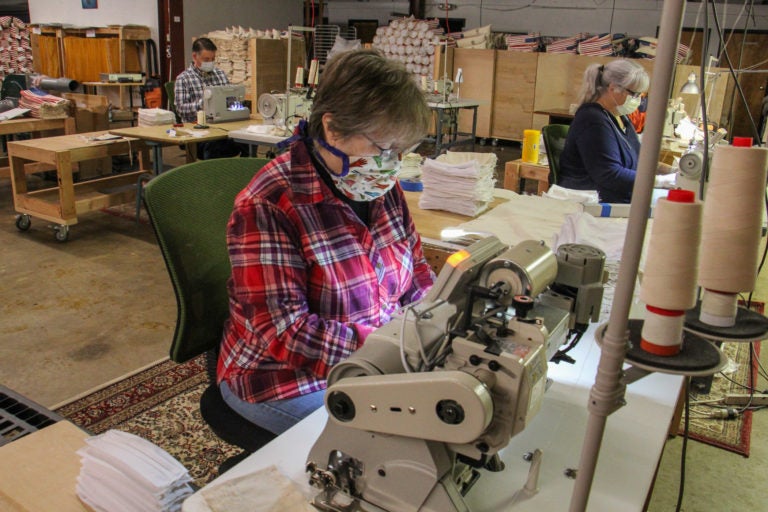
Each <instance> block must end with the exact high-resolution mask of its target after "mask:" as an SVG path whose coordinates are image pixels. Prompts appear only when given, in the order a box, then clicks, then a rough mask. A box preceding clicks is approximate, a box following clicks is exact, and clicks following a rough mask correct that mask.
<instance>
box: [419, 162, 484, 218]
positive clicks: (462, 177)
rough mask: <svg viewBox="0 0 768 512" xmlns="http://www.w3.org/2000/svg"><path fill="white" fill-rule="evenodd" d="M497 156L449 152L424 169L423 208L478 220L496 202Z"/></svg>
mask: <svg viewBox="0 0 768 512" xmlns="http://www.w3.org/2000/svg"><path fill="white" fill-rule="evenodd" d="M496 161H497V158H496V154H494V153H460V152H454V151H449V152H448V153H446V154H444V155H440V156H438V157H437V158H436V159H431V158H428V159H426V160H425V161H424V163H423V164H422V166H421V181H422V183H423V185H424V192H423V193H422V194H421V198H420V199H419V208H422V209H424V210H447V211H451V212H454V213H459V214H461V215H467V216H470V217H474V216H476V215H478V214H480V213H481V212H483V211H484V210H485V209H487V208H488V205H489V204H490V203H491V201H492V200H493V189H494V185H495V182H496V179H495V168H496Z"/></svg>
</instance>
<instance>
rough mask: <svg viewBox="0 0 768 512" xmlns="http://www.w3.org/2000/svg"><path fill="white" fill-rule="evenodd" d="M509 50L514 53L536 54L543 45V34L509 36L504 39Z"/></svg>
mask: <svg viewBox="0 0 768 512" xmlns="http://www.w3.org/2000/svg"><path fill="white" fill-rule="evenodd" d="M504 42H505V43H506V45H507V50H509V51H512V52H535V51H538V50H539V46H540V44H541V33H540V32H535V33H529V34H525V35H513V34H507V35H506V36H505V37H504Z"/></svg>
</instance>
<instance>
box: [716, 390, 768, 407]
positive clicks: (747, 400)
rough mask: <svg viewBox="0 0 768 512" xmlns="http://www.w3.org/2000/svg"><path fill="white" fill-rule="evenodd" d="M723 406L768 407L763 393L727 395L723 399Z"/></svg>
mask: <svg viewBox="0 0 768 512" xmlns="http://www.w3.org/2000/svg"><path fill="white" fill-rule="evenodd" d="M723 403H724V404H725V405H754V406H760V405H768V395H766V394H765V393H755V394H754V395H750V394H749V393H729V394H727V395H725V398H724V399H723Z"/></svg>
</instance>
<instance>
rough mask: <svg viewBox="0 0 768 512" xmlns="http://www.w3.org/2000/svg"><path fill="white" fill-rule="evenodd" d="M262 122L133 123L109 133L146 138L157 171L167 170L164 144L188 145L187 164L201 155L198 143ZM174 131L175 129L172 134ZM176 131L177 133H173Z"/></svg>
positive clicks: (250, 120) (218, 138)
mask: <svg viewBox="0 0 768 512" xmlns="http://www.w3.org/2000/svg"><path fill="white" fill-rule="evenodd" d="M257 123H260V121H257V120H255V119H244V120H241V121H231V122H229V123H216V124H210V125H208V128H205V129H195V128H194V126H195V123H184V126H182V127H176V128H174V127H173V125H170V124H164V125H157V126H131V127H130V128H117V129H113V130H110V131H109V133H112V134H114V135H120V136H121V137H135V138H137V139H141V140H143V141H145V142H146V143H147V144H148V145H149V146H150V147H151V148H152V162H153V169H154V171H155V174H159V173H161V172H162V171H163V151H162V150H163V147H164V146H174V145H179V144H184V145H185V146H186V148H187V155H186V156H187V163H189V162H194V161H195V159H196V155H197V151H196V148H197V144H199V143H200V142H210V141H212V140H221V139H226V138H227V137H229V132H230V131H233V130H240V129H244V128H247V127H248V126H249V125H251V124H257ZM170 130H173V132H171V133H169V131H170ZM172 133H175V134H172Z"/></svg>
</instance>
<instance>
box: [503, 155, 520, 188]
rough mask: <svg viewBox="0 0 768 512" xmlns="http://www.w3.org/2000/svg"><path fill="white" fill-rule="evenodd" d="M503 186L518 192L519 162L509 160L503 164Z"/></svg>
mask: <svg viewBox="0 0 768 512" xmlns="http://www.w3.org/2000/svg"><path fill="white" fill-rule="evenodd" d="M504 188H505V189H507V190H511V191H513V192H515V193H517V194H519V193H520V164H518V163H517V162H514V161H509V162H507V163H506V164H504Z"/></svg>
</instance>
